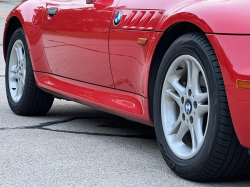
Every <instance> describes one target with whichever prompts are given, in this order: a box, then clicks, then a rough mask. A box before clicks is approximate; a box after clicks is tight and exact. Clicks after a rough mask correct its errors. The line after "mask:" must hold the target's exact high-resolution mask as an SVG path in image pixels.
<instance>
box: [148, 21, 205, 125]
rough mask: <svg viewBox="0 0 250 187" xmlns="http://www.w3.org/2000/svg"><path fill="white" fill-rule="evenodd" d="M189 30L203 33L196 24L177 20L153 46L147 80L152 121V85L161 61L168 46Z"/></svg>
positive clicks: (152, 118)
mask: <svg viewBox="0 0 250 187" xmlns="http://www.w3.org/2000/svg"><path fill="white" fill-rule="evenodd" d="M190 32H200V33H205V32H204V31H203V30H202V29H201V28H199V27H198V26H197V25H195V24H193V23H190V22H178V23H175V24H173V25H171V26H170V27H169V28H167V30H165V31H164V34H163V35H162V37H161V39H160V40H159V42H158V44H157V46H156V48H155V51H154V54H153V58H152V61H151V65H150V71H149V81H148V97H149V113H150V118H151V120H152V121H154V116H153V100H154V99H153V98H154V87H155V81H156V77H157V73H158V70H159V67H160V64H161V61H162V59H163V57H164V55H165V53H166V51H167V50H168V48H169V47H170V46H171V44H172V43H173V42H174V41H175V40H176V39H177V38H179V37H180V36H182V35H183V34H186V33H190Z"/></svg>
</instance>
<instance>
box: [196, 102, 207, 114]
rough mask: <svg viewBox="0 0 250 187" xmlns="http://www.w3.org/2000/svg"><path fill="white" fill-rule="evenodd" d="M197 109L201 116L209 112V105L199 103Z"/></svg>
mask: <svg viewBox="0 0 250 187" xmlns="http://www.w3.org/2000/svg"><path fill="white" fill-rule="evenodd" d="M196 110H197V114H198V115H199V116H203V115H204V114H206V113H208V105H201V104H198V107H197V109H196Z"/></svg>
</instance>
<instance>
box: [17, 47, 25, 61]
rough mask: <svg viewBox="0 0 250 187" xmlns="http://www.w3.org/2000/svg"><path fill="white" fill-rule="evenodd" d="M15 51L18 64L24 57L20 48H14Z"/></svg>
mask: <svg viewBox="0 0 250 187" xmlns="http://www.w3.org/2000/svg"><path fill="white" fill-rule="evenodd" d="M15 50H16V54H17V59H18V62H21V61H23V59H24V55H23V50H22V48H21V47H15Z"/></svg>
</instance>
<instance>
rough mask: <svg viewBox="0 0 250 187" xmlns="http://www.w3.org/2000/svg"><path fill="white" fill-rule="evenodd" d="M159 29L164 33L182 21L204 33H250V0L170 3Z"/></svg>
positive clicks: (178, 1) (197, 0) (201, 0)
mask: <svg viewBox="0 0 250 187" xmlns="http://www.w3.org/2000/svg"><path fill="white" fill-rule="evenodd" d="M168 3H169V4H167V3H166V5H165V6H166V8H165V10H166V11H165V14H164V16H163V17H162V19H161V20H160V22H159V23H158V26H157V30H159V31H165V30H167V29H168V28H169V27H170V26H172V25H174V24H176V23H179V22H190V23H193V24H195V25H197V26H198V27H199V28H200V29H202V30H203V31H204V32H205V33H217V34H250V24H248V20H249V18H250V11H249V7H250V1H249V0H193V1H185V2H184V1H183V0H176V1H172V0H170V1H168Z"/></svg>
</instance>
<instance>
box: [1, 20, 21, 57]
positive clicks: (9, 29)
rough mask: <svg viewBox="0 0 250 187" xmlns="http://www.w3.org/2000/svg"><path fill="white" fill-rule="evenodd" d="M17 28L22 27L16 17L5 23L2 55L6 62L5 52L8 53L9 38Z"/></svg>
mask: <svg viewBox="0 0 250 187" xmlns="http://www.w3.org/2000/svg"><path fill="white" fill-rule="evenodd" d="M19 27H23V25H22V23H21V21H20V19H18V18H17V17H16V16H12V17H11V18H10V19H9V20H8V21H7V23H6V26H5V31H4V37H3V38H4V41H3V54H4V59H5V61H6V57H7V51H8V47H9V42H10V39H11V36H12V35H13V33H14V32H15V31H16V30H17V29H18V28H19Z"/></svg>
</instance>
